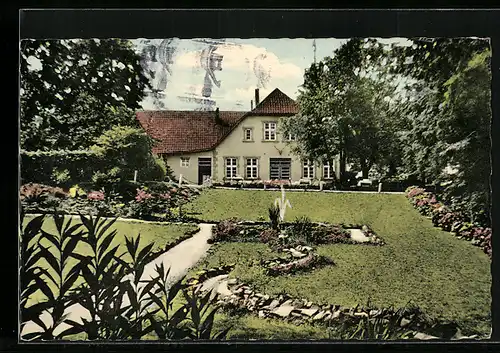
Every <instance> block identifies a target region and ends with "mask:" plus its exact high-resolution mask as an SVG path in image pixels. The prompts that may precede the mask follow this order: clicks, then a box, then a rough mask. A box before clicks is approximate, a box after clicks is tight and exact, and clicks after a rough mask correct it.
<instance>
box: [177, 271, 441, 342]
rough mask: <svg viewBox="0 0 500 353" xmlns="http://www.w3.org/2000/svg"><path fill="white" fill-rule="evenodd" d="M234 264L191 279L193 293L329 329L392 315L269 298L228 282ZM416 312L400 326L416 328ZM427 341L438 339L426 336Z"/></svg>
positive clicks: (227, 305)
mask: <svg viewBox="0 0 500 353" xmlns="http://www.w3.org/2000/svg"><path fill="white" fill-rule="evenodd" d="M233 268H234V265H229V266H221V267H218V268H212V269H210V270H207V271H200V272H198V273H197V276H194V277H192V278H190V279H189V280H188V282H187V284H188V286H191V287H193V288H194V290H195V292H199V293H206V292H208V291H210V290H214V291H215V292H216V293H217V294H216V295H217V298H218V302H217V303H218V305H220V306H221V307H222V308H223V309H226V310H231V309H233V310H234V309H236V310H243V311H244V312H247V313H251V314H253V315H257V316H258V317H260V318H271V319H279V320H284V321H287V322H290V323H294V324H296V325H300V324H304V323H307V324H313V325H319V326H325V327H328V326H330V325H331V324H332V323H335V322H337V323H342V322H344V321H346V320H351V321H353V322H354V323H357V322H359V321H360V320H361V319H363V318H370V317H371V318H381V319H385V318H389V317H391V316H392V315H394V313H395V311H394V310H393V309H384V308H383V309H373V308H365V307H361V306H356V307H354V308H347V307H342V306H340V305H331V304H326V305H318V304H314V303H313V302H311V301H308V300H306V299H293V298H291V297H289V296H287V295H284V294H281V295H279V296H277V297H276V296H275V297H271V296H269V295H264V294H261V293H258V292H255V291H254V290H253V289H252V288H251V287H250V286H248V285H246V284H244V283H241V282H239V281H238V280H237V279H234V278H233V279H228V273H229V272H230V271H231V270H232V269H233ZM416 313H417V312H416V311H415V312H411V311H409V312H408V313H407V314H406V316H403V318H402V320H401V322H400V326H401V327H408V328H410V326H411V327H412V328H415V329H416V328H419V327H422V326H423V323H418V322H417V323H412V319H413V318H414V317H415V314H416ZM427 337H428V338H437V337H432V336H427Z"/></svg>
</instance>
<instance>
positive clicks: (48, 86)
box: [43, 81, 51, 89]
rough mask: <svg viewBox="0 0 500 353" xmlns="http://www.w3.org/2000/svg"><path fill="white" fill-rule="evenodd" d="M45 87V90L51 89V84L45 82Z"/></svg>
mask: <svg viewBox="0 0 500 353" xmlns="http://www.w3.org/2000/svg"><path fill="white" fill-rule="evenodd" d="M43 85H44V86H45V88H46V89H49V88H50V86H51V84H50V83H48V82H47V81H44V82H43Z"/></svg>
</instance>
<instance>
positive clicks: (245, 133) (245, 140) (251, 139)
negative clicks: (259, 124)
mask: <svg viewBox="0 0 500 353" xmlns="http://www.w3.org/2000/svg"><path fill="white" fill-rule="evenodd" d="M248 131H250V138H247V132H248ZM253 141H254V138H253V127H248V126H244V127H243V142H253Z"/></svg>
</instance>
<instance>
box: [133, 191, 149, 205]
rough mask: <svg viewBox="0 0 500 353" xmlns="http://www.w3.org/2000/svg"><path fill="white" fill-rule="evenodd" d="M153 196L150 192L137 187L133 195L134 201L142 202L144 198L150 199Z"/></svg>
mask: <svg viewBox="0 0 500 353" xmlns="http://www.w3.org/2000/svg"><path fill="white" fill-rule="evenodd" d="M152 197H153V196H152V195H151V194H148V193H147V192H146V191H144V190H141V189H137V196H136V197H135V199H136V201H138V202H142V201H144V200H147V199H150V198H152Z"/></svg>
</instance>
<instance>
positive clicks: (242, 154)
mask: <svg viewBox="0 0 500 353" xmlns="http://www.w3.org/2000/svg"><path fill="white" fill-rule="evenodd" d="M255 103H256V104H255V108H254V109H252V110H250V111H248V112H242V111H239V112H237V111H215V112H214V111H210V112H206V111H168V110H164V111H141V112H138V113H137V119H138V121H139V122H140V124H141V126H142V127H143V128H144V129H145V131H146V132H147V133H148V134H149V135H150V136H151V137H153V138H154V139H156V140H157V141H158V143H157V144H156V146H155V147H154V148H153V152H154V153H156V154H158V155H160V156H162V157H163V158H164V159H165V161H166V162H167V164H168V165H169V166H170V168H171V169H172V170H173V172H174V173H175V175H176V176H179V175H181V174H182V176H183V178H185V179H187V180H188V181H189V182H191V183H194V184H202V183H203V181H204V180H206V179H207V178H211V180H212V181H213V182H221V183H222V182H227V181H242V182H249V183H251V182H253V181H268V180H290V181H291V182H292V183H298V182H304V181H306V182H311V183H316V182H318V181H320V180H325V181H328V180H333V179H334V178H335V177H336V178H338V177H339V175H338V174H339V165H338V164H339V161H338V159H335V160H332V161H329V162H326V161H305V160H301V159H300V158H299V157H298V156H296V155H294V154H292V153H291V151H290V147H289V146H288V145H287V142H290V141H291V142H292V143H293V140H294V139H295V138H294V136H281V135H282V134H280V133H279V128H278V126H279V122H280V119H282V118H284V119H286V118H287V117H290V116H292V115H295V114H296V113H297V112H298V106H297V104H296V102H295V101H294V100H292V99H291V98H290V97H288V96H287V95H285V94H284V93H283V92H281V91H280V90H279V89H275V90H274V91H273V92H271V93H270V94H269V95H268V96H267V97H266V98H265V99H263V100H262V101H261V102H260V101H259V91H258V89H257V90H255ZM252 105H253V104H252Z"/></svg>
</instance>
